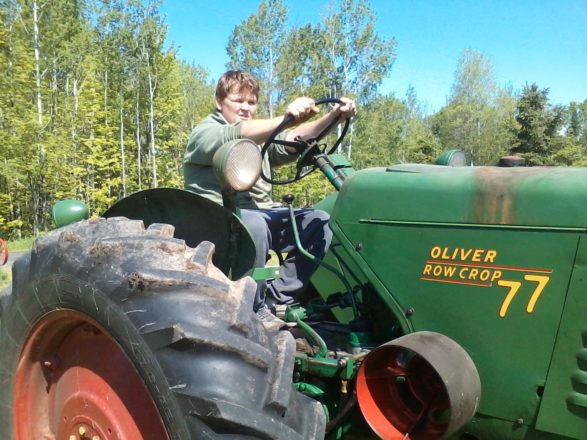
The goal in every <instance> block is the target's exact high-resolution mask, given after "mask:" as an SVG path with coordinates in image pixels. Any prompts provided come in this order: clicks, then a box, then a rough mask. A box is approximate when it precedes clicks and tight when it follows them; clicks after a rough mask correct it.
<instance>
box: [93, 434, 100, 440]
mask: <svg viewBox="0 0 587 440" xmlns="http://www.w3.org/2000/svg"><path fill="white" fill-rule="evenodd" d="M92 440H100V437H98V436H97V435H95V436H93V437H92Z"/></svg>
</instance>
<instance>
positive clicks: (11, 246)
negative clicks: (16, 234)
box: [0, 237, 35, 291]
mask: <svg viewBox="0 0 587 440" xmlns="http://www.w3.org/2000/svg"><path fill="white" fill-rule="evenodd" d="M34 241H35V238H34V237H29V238H22V239H20V240H12V241H8V242H6V244H7V245H8V251H9V252H22V251H28V250H29V249H30V248H31V247H32V246H33V242H34ZM0 258H1V259H2V260H3V259H4V257H3V255H2V256H0ZM9 258H10V256H9ZM11 281H12V271H11V270H10V269H9V268H8V267H7V266H0V291H1V290H4V289H5V288H6V287H8V285H9V284H10V282H11Z"/></svg>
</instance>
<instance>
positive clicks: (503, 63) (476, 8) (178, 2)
mask: <svg viewBox="0 0 587 440" xmlns="http://www.w3.org/2000/svg"><path fill="white" fill-rule="evenodd" d="M331 2H332V0H314V1H311V0H285V3H286V5H287V7H288V11H289V21H288V25H291V26H302V25H304V24H306V23H313V24H317V23H319V22H320V21H321V18H322V17H323V16H324V15H325V13H326V10H327V7H328V5H329V4H330V3H331ZM258 4H259V1H257V0H240V1H239V0H220V1H210V0H164V1H163V6H162V8H161V12H162V13H163V14H164V15H165V16H166V23H167V25H168V34H167V44H168V45H173V46H174V47H175V48H176V49H177V50H178V54H179V57H180V58H181V59H183V60H185V61H187V62H189V63H192V62H193V63H195V64H199V65H202V66H203V67H205V68H207V69H208V71H209V72H210V75H211V78H212V80H213V81H214V82H215V81H216V80H217V79H218V77H219V76H220V75H221V74H222V73H223V72H224V71H225V65H226V63H227V62H228V56H227V54H226V44H227V42H228V38H229V36H230V34H231V32H232V31H233V29H234V27H235V26H237V25H239V24H241V23H242V22H243V21H245V20H246V18H247V17H248V16H249V15H250V14H253V13H255V11H256V10H257V7H258ZM369 4H370V6H371V9H372V10H373V11H374V12H375V14H376V16H377V22H376V29H377V33H378V35H379V36H380V37H381V38H385V39H390V38H395V40H396V43H397V46H396V55H397V58H396V60H395V63H394V65H393V67H392V69H391V73H390V75H389V76H388V78H386V79H385V80H384V81H383V83H382V85H381V87H380V89H379V91H380V93H382V94H390V93H393V94H394V95H395V96H396V97H398V98H404V97H405V93H406V91H407V89H408V88H409V87H410V86H411V87H414V89H415V91H416V94H417V97H418V99H419V100H420V101H421V102H422V103H423V107H424V110H425V111H426V112H428V113H433V112H436V111H438V110H440V108H441V107H442V106H444V105H445V104H446V101H447V97H448V96H449V94H450V90H451V86H452V84H453V82H454V78H455V71H456V69H457V66H458V61H459V59H460V58H461V56H462V54H463V51H464V50H465V49H473V50H475V51H477V52H480V53H482V54H484V55H485V56H486V57H487V58H489V60H490V61H491V62H492V66H493V72H494V74H495V79H496V81H497V84H498V85H500V86H502V87H511V88H513V89H514V90H515V91H521V90H522V88H523V87H524V85H526V84H532V83H536V84H537V85H538V86H539V87H540V88H548V89H549V95H548V96H549V100H550V102H551V103H552V104H563V105H566V104H568V103H569V102H571V101H575V102H583V101H584V100H586V99H587V0H509V1H507V0H369ZM314 98H319V97H314Z"/></svg>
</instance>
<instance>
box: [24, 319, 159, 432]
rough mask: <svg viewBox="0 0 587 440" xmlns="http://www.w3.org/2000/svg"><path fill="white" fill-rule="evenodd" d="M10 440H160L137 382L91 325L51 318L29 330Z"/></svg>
mask: <svg viewBox="0 0 587 440" xmlns="http://www.w3.org/2000/svg"><path fill="white" fill-rule="evenodd" d="M14 426H15V440H29V439H33V438H34V439H44V440H61V439H67V440H114V439H117V440H125V439H129V440H130V439H133V440H147V439H149V440H159V439H161V440H164V439H167V440H168V439H169V436H168V434H167V431H166V429H165V425H164V423H163V420H162V419H161V416H160V414H159V411H158V409H157V407H156V405H155V402H154V401H153V399H152V397H151V394H150V392H149V390H148V389H147V387H146V385H145V383H144V382H143V380H142V378H141V376H140V375H139V373H138V372H137V370H136V369H135V367H134V366H133V364H132V363H131V362H130V360H129V359H128V358H127V356H126V355H125V353H124V351H123V350H122V348H121V347H120V346H119V345H118V343H117V342H116V341H115V340H114V339H113V338H112V337H110V335H109V334H108V332H106V331H105V329H104V328H102V327H101V326H100V325H99V324H98V323H97V322H96V321H94V320H92V319H90V318H89V317H88V316H86V315H84V314H82V313H80V312H77V311H73V310H57V311H53V312H51V313H48V314H47V315H45V316H44V317H43V318H41V320H40V321H39V322H38V323H37V324H36V325H35V326H34V328H33V330H32V332H31V333H30V335H29V337H28V339H27V341H26V343H25V346H24V348H23V350H22V353H21V357H20V360H19V363H18V367H17V371H16V383H15V392H14Z"/></svg>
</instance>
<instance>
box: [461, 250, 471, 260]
mask: <svg viewBox="0 0 587 440" xmlns="http://www.w3.org/2000/svg"><path fill="white" fill-rule="evenodd" d="M471 252H473V249H461V261H466V260H467V258H469V255H471Z"/></svg>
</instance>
